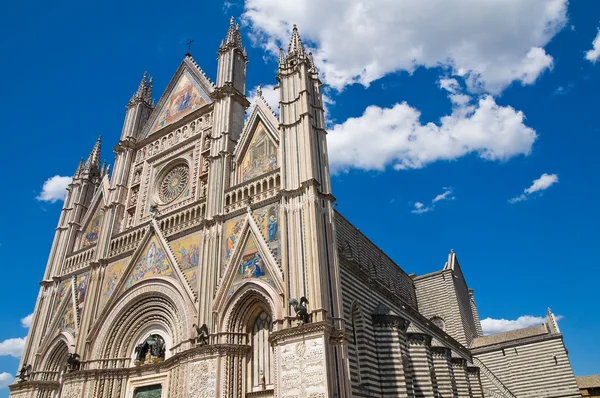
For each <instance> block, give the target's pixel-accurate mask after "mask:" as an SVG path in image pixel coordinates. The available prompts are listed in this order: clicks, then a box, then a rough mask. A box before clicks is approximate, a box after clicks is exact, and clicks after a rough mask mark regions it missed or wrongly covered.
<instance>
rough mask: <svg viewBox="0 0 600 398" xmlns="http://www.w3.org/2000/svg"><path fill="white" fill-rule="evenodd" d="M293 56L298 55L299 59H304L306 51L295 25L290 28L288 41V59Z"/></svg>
mask: <svg viewBox="0 0 600 398" xmlns="http://www.w3.org/2000/svg"><path fill="white" fill-rule="evenodd" d="M293 54H295V55H298V56H299V57H304V55H305V54H306V50H305V49H304V45H303V44H302V39H301V38H300V34H299V33H298V28H297V27H296V24H294V27H293V28H292V38H291V39H290V45H289V47H288V57H290V56H292V55H293Z"/></svg>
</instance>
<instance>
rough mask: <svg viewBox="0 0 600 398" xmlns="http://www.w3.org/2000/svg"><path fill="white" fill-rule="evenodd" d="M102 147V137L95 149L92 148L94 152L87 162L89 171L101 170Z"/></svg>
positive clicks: (86, 165)
mask: <svg viewBox="0 0 600 398" xmlns="http://www.w3.org/2000/svg"><path fill="white" fill-rule="evenodd" d="M101 145H102V136H99V137H98V140H97V141H96V144H95V145H94V148H92V152H91V153H90V156H88V158H87V160H86V162H85V168H86V169H88V170H91V169H100V148H101Z"/></svg>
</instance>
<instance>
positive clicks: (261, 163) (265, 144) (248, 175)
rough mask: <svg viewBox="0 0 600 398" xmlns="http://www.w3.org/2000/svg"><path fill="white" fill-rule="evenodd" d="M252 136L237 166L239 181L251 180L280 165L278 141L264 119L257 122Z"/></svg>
mask: <svg viewBox="0 0 600 398" xmlns="http://www.w3.org/2000/svg"><path fill="white" fill-rule="evenodd" d="M250 136H251V137H252V139H251V140H250V142H249V143H248V146H247V148H246V150H245V151H243V156H241V157H240V161H239V165H238V167H237V170H238V173H239V180H238V182H244V181H248V180H251V179H253V178H256V177H259V176H261V175H263V174H266V173H268V172H270V171H273V170H275V169H276V168H277V167H279V160H278V155H277V146H278V143H277V142H276V141H275V140H274V139H273V137H272V135H271V134H270V133H269V132H268V131H267V129H266V127H265V124H264V123H262V121H258V122H257V124H256V127H255V128H254V130H253V131H252V133H251V134H250Z"/></svg>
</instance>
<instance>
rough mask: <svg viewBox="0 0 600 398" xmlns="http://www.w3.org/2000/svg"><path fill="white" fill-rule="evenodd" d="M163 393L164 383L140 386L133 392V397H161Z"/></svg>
mask: <svg viewBox="0 0 600 398" xmlns="http://www.w3.org/2000/svg"><path fill="white" fill-rule="evenodd" d="M161 394H162V385H161V384H154V385H151V386H144V387H138V388H136V389H135V392H134V393H133V398H160V397H161Z"/></svg>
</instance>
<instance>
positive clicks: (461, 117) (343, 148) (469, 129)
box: [327, 86, 537, 172]
mask: <svg viewBox="0 0 600 398" xmlns="http://www.w3.org/2000/svg"><path fill="white" fill-rule="evenodd" d="M449 87H451V86H449ZM451 95H462V94H459V93H458V91H455V93H454V94H452V92H451ZM469 101H470V98H469V100H467V101H466V102H467V103H465V101H462V103H460V104H459V103H454V107H453V111H452V113H451V114H450V115H449V116H444V117H442V118H441V123H440V124H439V125H438V124H434V123H426V124H423V123H421V121H420V112H419V111H418V110H417V109H415V108H413V107H411V106H410V105H408V104H407V103H406V102H403V103H401V104H396V105H394V106H393V107H391V108H380V107H378V106H374V105H373V106H369V107H368V108H367V109H366V110H365V111H364V113H363V115H362V116H360V117H356V118H350V119H348V120H346V121H345V122H343V123H341V124H337V125H334V126H333V127H332V128H331V129H330V132H329V134H328V137H327V140H328V146H329V156H330V157H329V160H330V163H331V167H332V170H333V171H334V172H339V171H346V170H349V169H351V168H357V169H362V170H383V169H385V168H386V166H388V165H392V166H393V167H394V168H395V169H397V170H400V169H411V168H421V167H424V166H425V165H427V164H429V163H432V162H436V161H439V160H454V159H458V158H460V157H462V156H464V155H467V154H469V153H476V154H477V155H478V156H479V157H481V158H483V159H486V160H493V161H494V160H507V159H510V158H512V157H514V156H517V155H528V154H529V153H530V152H531V148H532V145H533V143H534V142H535V140H536V138H537V134H536V132H535V130H533V129H532V128H530V127H527V126H526V125H525V124H524V118H525V117H524V115H523V113H522V112H520V111H516V110H515V109H514V108H512V107H510V106H499V105H498V104H497V103H496V101H495V100H494V98H493V97H492V96H490V95H486V96H483V97H481V98H480V99H479V100H478V101H476V102H477V103H476V104H475V105H469V104H468V102H469Z"/></svg>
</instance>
